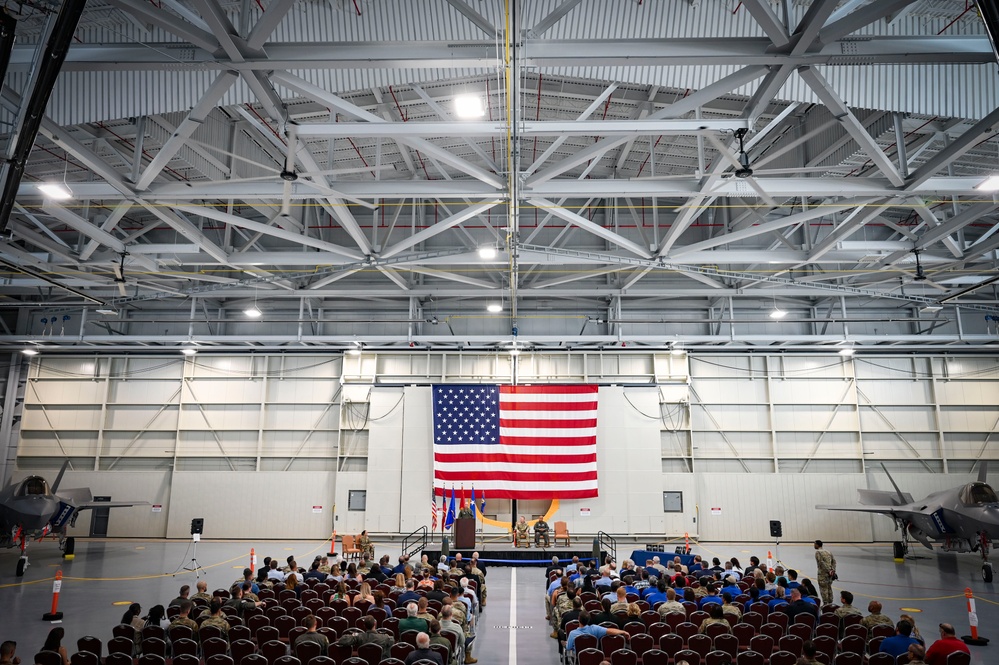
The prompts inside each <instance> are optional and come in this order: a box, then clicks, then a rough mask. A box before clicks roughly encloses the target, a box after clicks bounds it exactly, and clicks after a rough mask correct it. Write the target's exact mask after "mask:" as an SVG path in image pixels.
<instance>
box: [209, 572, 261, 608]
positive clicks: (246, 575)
mask: <svg viewBox="0 0 999 665" xmlns="http://www.w3.org/2000/svg"><path fill="white" fill-rule="evenodd" d="M243 582H249V583H250V585H251V587H252V589H251V590H252V591H253V593H257V592H258V591H260V587H258V586H257V583H256V582H255V581H254V579H253V571H252V570H250V569H249V568H244V569H243V576H242V577H241V578H239V579H238V580H236V581H235V582H233V583H232V586H242V585H243ZM207 590H208V583H207V582H206V583H205V591H207ZM198 591H199V592H200V591H201V587H200V586H199V587H198ZM208 600H209V602H210V601H211V596H209V598H208Z"/></svg>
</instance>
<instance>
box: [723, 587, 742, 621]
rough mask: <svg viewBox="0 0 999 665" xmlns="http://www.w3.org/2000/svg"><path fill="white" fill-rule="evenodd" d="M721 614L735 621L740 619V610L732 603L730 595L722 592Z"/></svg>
mask: <svg viewBox="0 0 999 665" xmlns="http://www.w3.org/2000/svg"><path fill="white" fill-rule="evenodd" d="M722 612H724V613H725V614H731V615H732V616H734V617H735V618H736V620H738V619H741V618H742V610H741V609H739V606H738V605H736V604H734V603H733V602H732V594H730V593H729V592H728V591H724V590H723V591H722Z"/></svg>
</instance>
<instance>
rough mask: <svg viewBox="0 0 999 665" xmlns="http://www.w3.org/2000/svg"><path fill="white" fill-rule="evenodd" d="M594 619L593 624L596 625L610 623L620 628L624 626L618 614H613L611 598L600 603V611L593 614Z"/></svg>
mask: <svg viewBox="0 0 999 665" xmlns="http://www.w3.org/2000/svg"><path fill="white" fill-rule="evenodd" d="M592 619H593V623H596V624H603V623H610V624H613V625H615V626H617V627H618V628H620V627H621V626H622V625H623V624H622V622H621V619H619V618H618V616H617V615H616V614H614V613H613V612H611V601H610V599H609V598H604V599H603V600H601V601H600V611H599V612H597V613H596V614H593V615H592Z"/></svg>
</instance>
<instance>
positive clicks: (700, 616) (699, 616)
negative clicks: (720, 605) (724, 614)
mask: <svg viewBox="0 0 999 665" xmlns="http://www.w3.org/2000/svg"><path fill="white" fill-rule="evenodd" d="M709 618H711V615H710V614H708V613H707V612H705V611H704V610H697V611H696V612H691V614H690V616H689V617H687V621H689V622H690V623H692V624H694V625H695V626H700V625H701V624H702V623H704V620H705V619H709Z"/></svg>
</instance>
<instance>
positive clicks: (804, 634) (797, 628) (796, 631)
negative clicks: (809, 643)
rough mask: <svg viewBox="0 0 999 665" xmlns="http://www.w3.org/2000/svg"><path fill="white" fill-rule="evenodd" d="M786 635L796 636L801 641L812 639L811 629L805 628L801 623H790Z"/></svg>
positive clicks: (809, 627)
mask: <svg viewBox="0 0 999 665" xmlns="http://www.w3.org/2000/svg"><path fill="white" fill-rule="evenodd" d="M787 633H788V635H796V636H798V637H800V638H801V639H802V640H810V639H812V628H811V626H806V625H805V624H803V623H792V624H791V625H790V626H788V627H787Z"/></svg>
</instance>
